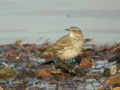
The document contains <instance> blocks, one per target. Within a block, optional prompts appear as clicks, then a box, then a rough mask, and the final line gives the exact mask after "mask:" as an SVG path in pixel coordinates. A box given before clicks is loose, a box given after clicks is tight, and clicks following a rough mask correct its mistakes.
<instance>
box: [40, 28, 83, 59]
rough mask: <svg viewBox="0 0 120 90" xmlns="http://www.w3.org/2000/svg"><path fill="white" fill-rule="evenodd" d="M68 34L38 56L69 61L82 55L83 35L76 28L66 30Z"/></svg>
mask: <svg viewBox="0 0 120 90" xmlns="http://www.w3.org/2000/svg"><path fill="white" fill-rule="evenodd" d="M66 30H67V31H68V32H69V33H68V34H67V35H65V36H63V37H61V38H60V39H59V40H57V41H56V43H54V44H53V45H51V47H49V48H48V49H47V50H45V51H44V52H43V53H42V54H41V55H40V56H47V55H48V56H49V55H50V56H55V57H57V58H58V59H60V60H69V59H72V58H75V57H77V56H79V55H80V54H81V53H82V48H83V45H84V43H85V42H84V39H83V34H82V32H81V30H80V28H78V27H70V28H68V29H66Z"/></svg>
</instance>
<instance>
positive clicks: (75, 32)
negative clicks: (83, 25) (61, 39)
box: [66, 27, 83, 37]
mask: <svg viewBox="0 0 120 90" xmlns="http://www.w3.org/2000/svg"><path fill="white" fill-rule="evenodd" d="M66 30H67V31H68V32H69V33H70V36H73V37H74V36H81V37H83V34H82V31H81V30H80V28H79V27H70V28H68V29H66Z"/></svg>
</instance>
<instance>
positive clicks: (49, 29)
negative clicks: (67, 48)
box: [0, 0, 120, 44]
mask: <svg viewBox="0 0 120 90" xmlns="http://www.w3.org/2000/svg"><path fill="white" fill-rule="evenodd" d="M119 3H120V1H119V0H116V1H113V0H101V1H96V0H92V1H89V0H86V1H80V0H78V1H73V0H60V1H58V0H53V1H49V0H44V1H40V0H35V1H34V0H0V44H5V43H12V42H14V41H15V40H18V39H21V40H23V41H25V42H29V43H30V42H32V43H41V40H42V41H44V40H46V39H49V40H51V41H53V42H54V41H55V40H57V39H58V38H59V37H61V36H63V35H65V34H66V33H67V32H66V31H65V30H64V29H66V28H68V27H71V26H78V27H80V28H81V29H82V31H83V33H84V37H85V38H95V39H96V41H97V43H98V44H105V43H109V44H111V43H114V42H119V38H120V30H119V29H120V5H119Z"/></svg>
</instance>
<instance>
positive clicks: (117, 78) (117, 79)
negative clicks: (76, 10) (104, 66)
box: [104, 76, 120, 85]
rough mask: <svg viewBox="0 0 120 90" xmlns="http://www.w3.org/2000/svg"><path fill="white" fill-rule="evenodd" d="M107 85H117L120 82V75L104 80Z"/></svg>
mask: <svg viewBox="0 0 120 90" xmlns="http://www.w3.org/2000/svg"><path fill="white" fill-rule="evenodd" d="M104 84H105V85H115V84H120V76H110V77H109V78H108V79H107V80H105V81H104Z"/></svg>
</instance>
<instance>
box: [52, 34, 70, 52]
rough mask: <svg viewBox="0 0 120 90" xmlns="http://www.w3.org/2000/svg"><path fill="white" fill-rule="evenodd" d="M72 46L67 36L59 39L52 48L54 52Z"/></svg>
mask: <svg viewBox="0 0 120 90" xmlns="http://www.w3.org/2000/svg"><path fill="white" fill-rule="evenodd" d="M71 44H72V42H71V39H70V37H69V36H68V35H66V36H64V37H62V38H60V39H59V40H58V41H56V43H55V44H54V45H53V46H52V48H53V49H54V50H59V49H60V50H61V49H64V48H65V47H69V46H70V45H71Z"/></svg>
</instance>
